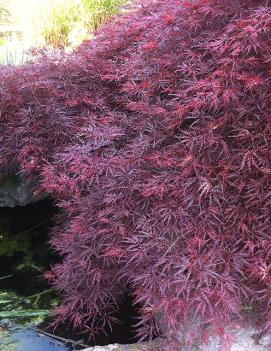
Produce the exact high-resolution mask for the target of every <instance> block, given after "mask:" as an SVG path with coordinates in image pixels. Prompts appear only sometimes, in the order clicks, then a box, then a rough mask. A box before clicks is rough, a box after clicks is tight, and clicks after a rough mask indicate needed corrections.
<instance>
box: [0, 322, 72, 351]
mask: <svg viewBox="0 0 271 351" xmlns="http://www.w3.org/2000/svg"><path fill="white" fill-rule="evenodd" d="M71 350H72V348H70V347H68V346H66V345H65V344H63V343H61V342H58V341H56V340H55V339H53V338H50V337H49V336H47V335H44V334H43V333H40V332H39V331H38V330H36V329H35V328H34V327H32V328H31V327H23V326H20V325H16V324H12V323H10V322H9V321H8V322H6V323H3V322H2V323H0V351H71Z"/></svg>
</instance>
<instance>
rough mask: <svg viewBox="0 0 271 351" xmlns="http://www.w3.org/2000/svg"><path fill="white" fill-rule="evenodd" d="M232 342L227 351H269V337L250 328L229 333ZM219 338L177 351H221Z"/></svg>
mask: <svg viewBox="0 0 271 351" xmlns="http://www.w3.org/2000/svg"><path fill="white" fill-rule="evenodd" d="M231 334H232V336H233V341H232V344H231V347H230V349H227V350H228V351H271V335H270V334H269V335H265V336H262V337H258V334H257V332H256V331H255V330H254V329H252V328H241V327H239V328H238V327H236V328H235V329H233V330H232V331H231ZM164 349H165V347H163V346H162V345H161V341H160V340H154V341H151V342H149V343H148V342H146V343H138V344H130V345H119V344H114V345H107V346H95V347H90V348H87V349H84V350H82V351H164ZM221 350H223V348H221V345H220V342H219V338H213V339H211V340H210V342H209V343H208V344H206V345H204V346H198V345H195V346H192V347H184V346H180V349H179V351H221Z"/></svg>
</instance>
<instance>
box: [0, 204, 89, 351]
mask: <svg viewBox="0 0 271 351" xmlns="http://www.w3.org/2000/svg"><path fill="white" fill-rule="evenodd" d="M55 212H56V211H55V208H54V207H53V205H52V203H51V202H50V200H45V201H40V202H39V203H36V204H32V205H29V206H26V207H15V208H0V351H70V350H74V349H75V347H70V346H71V344H69V343H68V341H66V340H65V339H64V338H63V339H62V338H61V337H58V336H56V335H52V334H50V333H47V332H46V331H45V330H44V329H42V330H40V329H39V326H40V325H41V323H44V318H46V317H47V316H48V314H49V311H50V310H51V309H52V308H53V307H54V306H55V305H57V304H58V303H59V299H58V297H57V295H56V293H55V291H54V289H51V288H50V287H49V286H48V285H47V282H46V281H45V280H44V279H43V278H42V273H43V272H44V270H46V269H48V268H49V266H50V263H51V262H54V261H55V260H56V257H54V255H53V254H52V252H51V251H50V248H49V246H48V244H47V242H48V239H49V237H48V233H49V229H50V226H51V219H52V217H53V216H54V214H55ZM81 348H82V347H81Z"/></svg>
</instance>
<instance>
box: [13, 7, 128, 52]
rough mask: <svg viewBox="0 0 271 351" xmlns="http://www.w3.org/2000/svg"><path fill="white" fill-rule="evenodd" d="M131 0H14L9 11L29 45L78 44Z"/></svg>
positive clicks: (62, 45)
mask: <svg viewBox="0 0 271 351" xmlns="http://www.w3.org/2000/svg"><path fill="white" fill-rule="evenodd" d="M126 2H127V0H46V1H44V0H10V1H9V2H8V5H7V6H8V10H9V12H10V14H11V18H12V21H13V23H14V25H16V28H19V29H20V31H21V32H22V35H23V40H24V42H25V43H26V44H27V45H29V46H31V45H32V46H42V45H47V46H51V47H55V48H64V47H66V46H76V45H78V44H80V43H81V42H82V40H84V39H87V38H89V36H90V35H89V33H90V32H91V31H93V30H95V29H97V27H99V26H100V25H101V24H102V23H104V22H105V21H106V20H107V19H108V18H109V17H110V16H112V15H114V14H116V13H117V12H118V11H119V10H120V7H121V5H123V4H124V3H126Z"/></svg>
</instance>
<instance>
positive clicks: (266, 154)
mask: <svg viewBox="0 0 271 351" xmlns="http://www.w3.org/2000/svg"><path fill="white" fill-rule="evenodd" d="M96 34H97V35H96V38H95V39H94V40H92V41H91V42H85V43H84V44H83V45H82V46H81V47H80V48H79V49H78V51H77V52H76V53H74V54H69V55H65V54H62V55H60V57H54V58H51V57H45V56H44V57H42V58H41V59H40V61H39V63H37V64H34V65H27V66H25V67H22V68H11V67H2V68H1V70H0V76H1V83H0V111H1V120H0V135H1V137H0V138H1V139H0V164H1V167H2V170H4V171H5V172H8V171H9V169H8V168H7V167H10V166H11V167H12V171H13V172H14V170H16V171H17V172H19V173H20V174H22V175H23V176H24V177H30V178H38V179H39V181H40V183H39V188H38V191H44V190H45V191H48V192H49V193H50V194H51V195H52V196H53V198H54V199H55V201H56V204H57V206H59V208H60V214H59V218H58V224H57V225H56V226H55V228H54V230H53V233H52V240H51V244H52V245H53V247H54V248H55V249H56V250H57V251H58V252H59V253H60V254H61V255H62V256H63V262H62V263H61V264H59V265H57V266H55V267H54V268H53V271H52V272H51V274H50V277H51V280H52V283H53V284H54V286H56V287H57V288H58V289H59V290H61V291H62V294H63V298H64V300H63V305H62V306H61V307H60V308H59V313H60V319H61V318H63V317H67V318H70V319H71V320H72V321H73V323H74V325H76V326H77V325H81V326H82V328H83V329H84V328H87V326H86V324H88V328H89V332H90V333H91V332H95V331H97V329H98V328H100V327H102V323H101V319H102V320H104V321H105V322H106V323H107V322H110V320H111V317H112V311H114V309H115V308H117V307H116V305H117V301H118V298H120V296H121V294H122V292H123V290H124V289H125V288H126V287H127V284H129V286H130V287H132V288H133V291H134V294H135V299H136V301H138V302H140V303H141V304H142V321H141V322H142V323H141V322H140V323H139V326H138V328H139V330H140V333H142V334H144V332H146V333H147V334H148V335H150V333H151V331H152V330H154V326H153V325H152V324H151V320H152V317H153V316H155V315H161V316H162V317H161V318H162V319H163V321H162V324H163V325H164V329H165V333H166V334H167V335H168V336H170V335H171V334H174V333H175V332H176V330H178V329H180V327H181V325H187V323H189V320H193V319H196V320H198V321H201V324H198V325H197V328H199V329H202V332H201V335H202V338H203V339H205V338H206V335H207V331H208V330H209V331H212V330H215V331H216V332H218V333H219V334H220V335H222V336H223V329H222V326H225V325H227V323H230V321H231V320H234V319H235V320H236V319H237V320H239V321H242V320H244V319H245V317H246V316H244V312H243V311H244V309H245V308H244V307H245V306H247V305H250V306H252V307H253V310H254V312H255V313H256V315H257V316H258V318H257V320H256V324H257V326H259V327H261V328H263V329H264V330H266V331H267V330H268V328H269V330H270V328H271V308H270V306H271V240H270V231H271V217H270V213H271V179H270V175H271V153H270V143H271V119H270V116H271V89H270V84H271V47H270V41H271V6H270V2H268V1H267V0H223V1H222V0H197V1H193V2H191V1H183V2H180V1H179V0H167V1H164V0H156V1H154V0H153V1H143V2H142V3H141V5H140V6H139V5H137V6H136V8H135V11H130V12H128V13H127V14H125V15H123V16H120V17H117V18H116V19H115V20H114V21H112V22H111V23H109V24H108V25H106V26H105V27H103V28H102V29H100V30H99V32H97V33H96ZM92 317H93V318H92ZM206 326H208V327H209V329H204V328H205V327H206ZM194 328H196V326H195V325H194ZM189 335H190V336H191V335H192V336H193V335H200V333H198V331H197V330H194V329H192V328H191V329H190V333H189Z"/></svg>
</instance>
